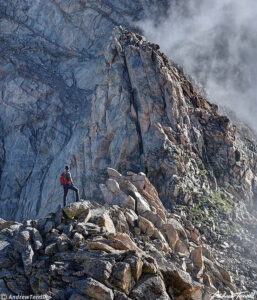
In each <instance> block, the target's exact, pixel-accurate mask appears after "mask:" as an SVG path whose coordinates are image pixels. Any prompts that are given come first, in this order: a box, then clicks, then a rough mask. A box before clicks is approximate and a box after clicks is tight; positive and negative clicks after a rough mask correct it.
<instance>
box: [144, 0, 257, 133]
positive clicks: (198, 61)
mask: <svg viewBox="0 0 257 300" xmlns="http://www.w3.org/2000/svg"><path fill="white" fill-rule="evenodd" d="M139 26H140V27H141V29H142V30H143V32H144V34H145V35H146V37H147V38H148V39H149V40H151V41H152V42H155V43H157V44H159V45H160V47H161V50H162V51H163V52H164V53H166V54H167V55H168V56H169V57H170V58H171V59H172V60H174V61H175V62H177V63H178V64H180V65H181V66H183V68H184V69H185V70H186V72H187V73H189V74H191V75H193V76H194V77H195V78H196V79H197V80H198V81H200V82H201V83H202V84H203V85H204V86H205V88H206V90H207V92H208V94H209V95H210V100H211V101H214V102H216V103H217V104H220V105H223V106H225V107H228V108H229V109H231V110H232V111H234V112H235V114H236V115H237V116H238V117H239V118H241V119H242V120H244V121H245V122H247V123H248V124H249V125H250V126H251V127H252V128H253V129H254V130H255V131H256V132H257V118H256V113H257V96H256V95H257V1H256V0H244V1H242V0H212V1H204V0H191V1H178V2H177V1H176V4H175V2H174V1H173V2H172V5H171V7H170V9H169V13H168V17H166V18H165V19H164V20H163V21H162V22H160V23H158V24H157V23H156V22H154V21H152V20H150V19H146V20H144V21H142V22H140V23H139Z"/></svg>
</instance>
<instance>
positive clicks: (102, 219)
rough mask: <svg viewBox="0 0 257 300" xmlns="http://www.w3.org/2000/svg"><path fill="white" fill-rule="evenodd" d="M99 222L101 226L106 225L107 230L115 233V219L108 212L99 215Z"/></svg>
mask: <svg viewBox="0 0 257 300" xmlns="http://www.w3.org/2000/svg"><path fill="white" fill-rule="evenodd" d="M97 224H98V226H100V227H105V229H106V232H109V233H113V234H115V233H116V229H115V226H114V224H113V221H112V219H111V217H110V215H109V214H108V213H107V212H104V213H103V214H102V215H101V216H99V218H98V221H97Z"/></svg>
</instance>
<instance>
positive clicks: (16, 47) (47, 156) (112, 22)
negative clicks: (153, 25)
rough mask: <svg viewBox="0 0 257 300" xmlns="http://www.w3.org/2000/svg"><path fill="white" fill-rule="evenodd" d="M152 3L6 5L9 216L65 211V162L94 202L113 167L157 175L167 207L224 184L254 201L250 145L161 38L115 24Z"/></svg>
mask: <svg viewBox="0 0 257 300" xmlns="http://www.w3.org/2000/svg"><path fill="white" fill-rule="evenodd" d="M146 2H147V1H146ZM146 2H143V1H142V2H140V3H138V2H136V1H135V2H133V1H128V2H126V3H124V4H120V3H116V2H114V3H113V4H111V3H109V2H108V1H99V2H96V1H93V2H91V1H87V2H84V1H67V2H63V1H46V2H44V3H42V2H40V1H33V2H31V3H30V2H29V1H19V3H18V2H17V3H16V2H15V1H8V2H5V1H1V2H0V9H1V17H2V18H1V103H0V109H1V122H0V123H1V160H0V163H1V190H0V193H1V201H0V212H1V216H3V217H4V218H7V219H16V220H24V219H27V218H32V217H39V216H45V215H46V214H47V213H48V212H49V211H52V210H54V209H56V207H57V205H58V204H59V203H61V202H62V189H61V188H60V189H58V188H57V187H59V175H60V173H61V172H62V170H63V166H64V165H65V164H70V166H71V171H72V173H73V177H74V181H75V183H76V184H77V185H78V187H79V189H80V193H81V196H82V197H83V198H87V199H98V198H101V193H100V190H99V187H98V184H99V182H101V181H103V180H104V179H105V177H106V174H105V173H104V170H105V169H106V167H114V168H116V169H118V170H119V171H120V172H122V171H124V170H132V171H144V172H145V173H147V175H148V177H149V178H150V180H151V181H152V182H153V184H154V185H155V186H156V188H157V189H158V192H159V193H160V197H161V199H162V200H163V202H164V203H165V205H167V207H169V206H170V203H171V201H173V202H182V203H188V202H190V201H191V202H192V201H194V199H195V198H199V197H200V196H202V195H203V194H208V193H210V192H211V189H216V188H217V186H219V185H220V186H223V187H225V189H226V191H228V192H229V193H231V194H232V195H237V196H238V195H240V196H239V197H241V198H244V201H245V200H247V201H248V202H250V203H252V202H253V199H254V195H255V192H256V178H255V174H256V166H255V163H254V161H255V155H256V153H255V152H254V151H249V150H248V149H247V146H248V144H249V143H251V141H250V142H249V143H247V142H245V141H244V140H242V139H241V138H240V137H238V136H236V134H235V128H234V127H233V125H232V124H231V122H230V121H229V119H228V118H226V117H222V116H220V115H219V114H218V113H217V109H216V107H215V105H212V104H210V103H208V102H207V101H205V100H204V99H203V98H202V97H201V96H200V95H198V94H197V93H196V92H195V90H194V88H193V87H192V84H191V83H190V81H189V80H188V78H187V77H186V76H185V75H184V74H183V73H182V72H181V71H180V70H179V69H178V68H177V67H176V66H175V65H174V64H173V63H171V62H169V61H168V59H167V58H166V57H165V56H164V55H163V54H161V53H160V52H159V51H158V46H157V45H151V44H148V43H147V42H146V41H145V40H144V38H143V37H141V36H139V35H135V34H133V33H129V32H126V31H125V30H123V29H121V28H116V29H114V28H115V26H117V25H119V24H123V25H125V26H127V27H128V28H131V25H130V24H133V20H137V19H139V18H141V17H142V16H143V15H144V14H145V13H146V12H145V11H144V7H146V5H147V3H146ZM152 4H153V3H152ZM167 5H168V4H167V3H166V2H165V1H164V2H161V3H160V5H159V7H160V8H159V9H160V10H162V9H163V8H165V7H166V6H167ZM157 15H158V14H157ZM251 150H253V149H251Z"/></svg>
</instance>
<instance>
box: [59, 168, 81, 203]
mask: <svg viewBox="0 0 257 300" xmlns="http://www.w3.org/2000/svg"><path fill="white" fill-rule="evenodd" d="M60 183H61V185H63V191H64V194H63V206H66V197H67V194H68V191H69V190H73V191H75V192H76V202H78V201H79V190H78V188H76V187H75V186H74V185H73V181H72V178H71V173H70V169H69V167H68V166H65V172H63V173H62V174H61V178H60Z"/></svg>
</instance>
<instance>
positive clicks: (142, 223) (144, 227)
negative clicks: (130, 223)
mask: <svg viewBox="0 0 257 300" xmlns="http://www.w3.org/2000/svg"><path fill="white" fill-rule="evenodd" d="M138 226H139V228H140V229H141V231H142V232H143V233H145V234H147V235H148V236H149V237H151V236H152V235H153V234H154V230H155V228H154V226H153V224H152V222H150V221H148V220H147V219H145V218H144V217H141V216H138Z"/></svg>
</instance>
